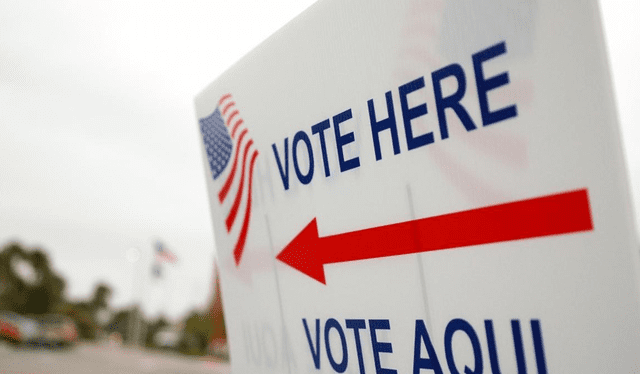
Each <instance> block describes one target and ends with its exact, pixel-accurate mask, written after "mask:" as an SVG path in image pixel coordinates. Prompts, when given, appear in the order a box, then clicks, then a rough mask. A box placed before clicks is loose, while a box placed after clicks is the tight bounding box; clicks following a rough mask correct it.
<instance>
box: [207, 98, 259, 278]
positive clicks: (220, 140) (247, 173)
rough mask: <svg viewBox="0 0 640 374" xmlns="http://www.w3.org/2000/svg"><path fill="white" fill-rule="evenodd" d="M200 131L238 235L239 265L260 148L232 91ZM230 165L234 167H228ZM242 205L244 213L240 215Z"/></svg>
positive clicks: (228, 219) (229, 229) (232, 231)
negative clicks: (254, 142) (238, 107)
mask: <svg viewBox="0 0 640 374" xmlns="http://www.w3.org/2000/svg"><path fill="white" fill-rule="evenodd" d="M200 132H201V133H202V140H203V142H204V147H205V151H206V153H207V160H208V162H209V168H210V169H211V176H212V177H213V180H214V181H216V183H217V184H216V185H220V190H219V191H218V202H219V204H220V206H221V207H222V209H223V211H224V212H225V214H226V219H225V226H226V229H227V234H228V235H233V237H234V238H235V245H234V249H233V257H234V260H235V262H236V266H238V265H240V259H241V258H242V252H243V250H244V246H245V244H246V241H247V234H248V231H249V221H250V220H251V188H252V184H253V169H254V166H255V163H256V158H257V157H258V150H257V149H255V146H254V144H253V140H252V139H251V137H250V136H249V134H248V133H249V130H248V129H247V127H246V126H245V124H244V121H243V120H242V118H241V117H240V112H239V111H238V109H237V108H236V103H235V101H233V98H232V97H231V94H226V95H224V96H222V97H221V98H220V100H219V101H218V106H217V107H216V109H215V110H214V111H213V113H211V115H209V116H208V117H204V118H200ZM229 164H231V168H227V166H229ZM241 205H242V206H244V212H243V213H240V216H239V215H238V213H239V210H240V206H241ZM239 222H242V223H241V226H238V223H239ZM238 227H239V229H238Z"/></svg>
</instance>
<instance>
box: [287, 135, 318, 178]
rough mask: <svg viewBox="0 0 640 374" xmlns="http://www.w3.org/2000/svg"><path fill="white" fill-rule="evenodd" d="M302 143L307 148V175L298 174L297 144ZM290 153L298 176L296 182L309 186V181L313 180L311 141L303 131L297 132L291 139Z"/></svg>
mask: <svg viewBox="0 0 640 374" xmlns="http://www.w3.org/2000/svg"><path fill="white" fill-rule="evenodd" d="M301 140H302V141H303V142H304V144H305V145H306V146H307V153H308V154H309V170H308V171H307V174H302V172H300V166H298V143H300V141H301ZM291 153H292V154H293V166H294V168H295V169H296V175H297V176H298V180H300V183H302V184H309V182H311V179H313V150H312V149H311V140H309V136H308V135H307V133H306V132H304V131H298V132H297V133H296V135H295V137H294V138H293V146H292V148H291Z"/></svg>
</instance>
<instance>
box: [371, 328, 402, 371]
mask: <svg viewBox="0 0 640 374" xmlns="http://www.w3.org/2000/svg"><path fill="white" fill-rule="evenodd" d="M389 329H390V327H389V320H388V319H370V320H369V332H370V333H371V349H373V360H374V362H375V364H376V374H397V373H398V371H397V370H395V369H386V368H383V367H381V365H380V353H393V348H392V347H391V343H388V342H378V337H377V335H376V330H389Z"/></svg>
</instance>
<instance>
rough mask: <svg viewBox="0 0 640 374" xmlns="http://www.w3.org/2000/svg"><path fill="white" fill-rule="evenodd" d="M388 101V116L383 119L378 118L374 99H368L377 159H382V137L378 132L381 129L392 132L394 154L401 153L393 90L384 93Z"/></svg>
mask: <svg viewBox="0 0 640 374" xmlns="http://www.w3.org/2000/svg"><path fill="white" fill-rule="evenodd" d="M384 97H385V99H386V101H387V113H388V117H387V118H386V119H383V120H380V121H378V120H376V111H375V108H374V107H373V99H371V100H369V101H367V106H368V107H369V119H370V121H371V135H372V136H373V146H374V148H375V152H376V161H380V159H382V152H381V150H380V138H379V136H378V134H379V133H380V131H383V130H387V129H389V131H390V132H391V142H392V144H393V154H394V155H397V154H398V153H400V142H399V141H398V128H397V126H396V115H395V112H394V111H393V98H392V97H391V91H388V92H387V93H385V94H384Z"/></svg>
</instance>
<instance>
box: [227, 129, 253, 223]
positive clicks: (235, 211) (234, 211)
mask: <svg viewBox="0 0 640 374" xmlns="http://www.w3.org/2000/svg"><path fill="white" fill-rule="evenodd" d="M252 144H253V140H249V142H248V143H247V146H246V147H245V149H244V154H243V155H242V173H241V174H240V187H238V192H236V198H235V200H233V205H232V206H231V211H230V212H229V215H228V216H227V220H226V221H225V223H226V224H227V232H228V231H231V226H233V222H234V221H235V220H236V217H237V216H238V208H239V207H240V198H241V197H242V190H243V189H244V174H245V173H244V172H245V169H246V167H247V153H249V148H251V145H252Z"/></svg>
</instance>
